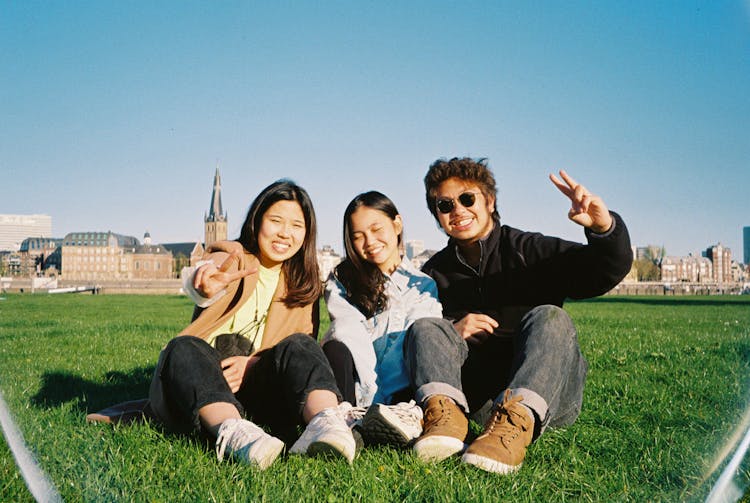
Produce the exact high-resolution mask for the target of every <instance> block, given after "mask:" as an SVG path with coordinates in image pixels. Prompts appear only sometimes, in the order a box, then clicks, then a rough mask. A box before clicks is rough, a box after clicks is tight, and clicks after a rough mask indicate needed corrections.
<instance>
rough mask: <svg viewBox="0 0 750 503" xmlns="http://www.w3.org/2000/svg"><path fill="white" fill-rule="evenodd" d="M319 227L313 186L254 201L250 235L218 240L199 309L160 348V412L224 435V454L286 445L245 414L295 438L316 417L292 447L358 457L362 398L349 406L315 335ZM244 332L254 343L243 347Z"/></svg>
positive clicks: (220, 440)
mask: <svg viewBox="0 0 750 503" xmlns="http://www.w3.org/2000/svg"><path fill="white" fill-rule="evenodd" d="M315 235H316V221H315V213H314V211H313V207H312V204H311V202H310V198H309V196H308V195H307V193H306V192H305V190H304V189H302V188H301V187H299V186H297V185H295V184H294V183H292V182H290V181H284V180H282V181H278V182H275V183H273V184H271V185H270V186H268V187H267V188H265V189H264V190H263V191H262V192H261V193H260V195H259V196H258V197H257V198H256V199H255V201H254V202H253V203H252V205H251V207H250V210H249V212H248V215H247V218H246V220H245V223H244V224H243V227H242V232H241V234H240V237H239V239H238V240H237V241H223V242H218V243H215V244H213V245H211V246H210V247H209V250H208V253H207V255H206V256H205V257H204V260H203V261H202V263H200V266H199V267H197V269H196V270H195V271H194V274H192V275H187V277H188V280H187V284H186V285H185V286H186V287H187V290H188V291H190V290H192V291H193V293H194V294H196V293H197V295H196V297H195V298H196V299H197V301H198V302H197V304H198V307H197V308H196V316H195V317H194V320H193V322H192V323H191V324H190V325H189V326H188V327H186V328H185V329H184V330H183V331H182V332H181V333H180V334H179V336H178V337H175V338H174V339H172V340H171V341H170V342H169V344H167V346H166V348H164V350H163V351H162V352H161V355H160V358H159V362H158V364H157V368H156V372H155V374H154V377H153V381H152V383H151V389H150V393H149V408H150V414H151V415H152V416H154V417H155V418H156V419H158V420H159V421H161V422H162V423H163V424H165V425H166V426H167V427H168V428H169V429H170V430H172V431H175V432H179V433H189V432H193V431H199V432H201V433H206V434H208V435H210V436H212V437H215V438H216V449H217V455H218V457H219V459H220V460H221V459H222V458H223V456H224V454H225V453H227V454H229V455H231V456H232V457H233V458H235V459H237V460H239V461H241V462H245V463H248V464H250V465H253V466H256V467H258V468H261V469H263V468H266V467H267V466H269V465H270V464H271V463H273V461H274V460H275V459H276V458H277V457H278V456H279V454H280V453H281V452H282V450H283V449H284V447H285V443H284V442H283V441H282V440H281V439H280V438H277V437H276V436H272V435H270V434H268V433H266V432H264V430H263V429H261V428H260V427H259V426H257V425H256V424H255V423H254V422H251V421H250V420H249V419H246V417H249V418H252V420H253V421H255V422H257V423H259V424H263V425H266V426H268V427H269V428H270V431H271V432H272V433H273V434H274V435H277V436H278V437H281V438H283V439H284V440H285V441H286V442H288V443H291V442H292V441H293V440H294V439H295V438H296V436H297V426H298V425H299V424H306V425H307V427H306V429H305V430H304V432H303V434H302V436H301V437H299V439H298V440H297V441H296V442H295V443H294V445H293V446H292V447H291V452H292V453H301V454H309V455H315V454H318V453H333V454H335V455H338V456H340V457H343V458H345V459H347V460H348V461H349V462H351V461H352V460H353V459H354V455H355V441H354V438H353V436H352V433H351V430H350V428H349V426H348V425H347V423H346V419H347V417H348V413H349V411H350V409H351V405H350V404H348V403H346V402H343V403H339V402H340V399H341V396H340V393H339V391H338V388H337V386H336V381H335V379H334V375H333V373H332V371H331V367H330V365H329V364H328V361H327V360H326V358H325V356H324V355H323V352H322V350H321V348H320V346H319V345H318V344H317V342H316V335H317V330H318V303H317V301H318V299H319V296H320V293H321V290H322V287H321V284H320V282H319V279H318V274H319V272H318V265H317V260H316V248H315ZM238 338H245V339H247V341H246V343H242V344H236V343H237V342H238V341H237V339H238ZM224 339H229V340H230V344H228V345H226V347H227V348H230V349H229V350H230V351H232V352H234V353H238V354H233V355H231V356H229V355H227V354H224V355H221V354H220V352H219V350H217V349H216V346H217V341H222V340H224ZM232 339H234V341H232ZM240 342H242V341H240ZM219 346H220V347H221V346H222V345H221V344H220V345H219ZM231 348H234V349H231Z"/></svg>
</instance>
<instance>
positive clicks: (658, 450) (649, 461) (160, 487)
mask: <svg viewBox="0 0 750 503" xmlns="http://www.w3.org/2000/svg"><path fill="white" fill-rule="evenodd" d="M749 308H750V298H748V297H696V298H692V297H691V298H687V297H686V298H671V297H670V298H667V297H655V298H614V297H605V298H601V299H597V300H593V301H588V302H575V303H568V304H567V305H566V309H567V310H568V312H569V313H570V314H571V315H572V316H573V319H574V320H575V322H576V326H577V328H578V331H579V338H580V341H581V345H582V347H583V351H584V354H585V355H586V357H587V359H588V361H589V365H590V371H589V377H588V382H587V386H586V392H585V400H584V409H583V412H582V414H581V416H580V418H579V420H578V421H577V422H576V423H575V424H574V425H573V426H571V427H568V428H565V429H561V430H551V431H549V432H547V433H545V435H543V436H542V437H541V438H540V439H539V440H538V441H537V442H535V443H534V444H533V445H532V446H531V448H530V450H529V453H528V457H527V460H526V463H525V464H524V467H523V468H522V470H521V471H520V472H519V473H518V474H516V475H513V476H507V477H499V476H495V475H492V474H487V473H484V472H481V471H478V470H476V469H473V468H471V467H467V466H463V465H461V464H460V463H459V462H458V460H456V459H450V460H447V461H446V462H443V463H440V464H422V463H420V462H418V461H417V460H416V459H415V458H414V457H413V456H412V455H411V453H409V452H401V451H397V450H393V449H389V448H378V449H367V450H365V451H364V452H363V453H362V454H361V455H360V456H359V457H358V458H357V460H355V463H354V465H353V466H351V467H350V466H348V465H347V464H345V463H343V462H337V461H332V460H325V459H322V460H321V459H307V458H301V457H296V456H290V457H286V458H284V459H282V460H281V461H280V462H277V463H275V464H274V465H273V466H272V467H271V468H270V469H268V470H267V471H265V472H258V471H256V470H254V469H251V468H248V467H244V466H240V465H237V464H231V463H221V464H219V463H217V461H216V458H215V456H214V455H213V452H212V450H211V447H210V446H207V445H205V444H204V443H203V442H201V441H200V440H198V439H195V438H185V437H176V436H172V435H169V434H167V433H165V432H163V431H162V430H161V429H160V428H159V427H158V426H157V425H149V424H141V425H132V426H127V427H110V426H106V425H91V424H86V422H85V420H84V417H85V415H86V414H87V413H88V412H91V411H95V410H98V409H100V408H102V407H104V406H107V405H110V404H112V403H115V402H119V401H124V400H128V399H133V398H140V397H144V396H146V395H147V391H148V383H149V380H150V377H151V373H152V372H153V368H154V364H155V362H156V358H157V355H158V353H159V350H160V348H161V347H162V346H163V345H164V344H165V343H166V342H167V341H168V340H169V339H170V338H171V337H172V336H173V335H174V334H176V333H177V331H178V330H179V329H180V328H182V326H184V325H185V324H186V322H187V320H188V318H189V316H190V313H191V305H190V303H189V301H188V300H187V299H185V298H182V297H177V296H158V297H154V296H93V295H64V296H45V295H36V296H32V295H8V296H6V299H5V300H2V301H0V390H1V391H2V393H3V395H4V397H5V400H6V402H7V403H8V405H9V407H10V409H11V411H12V412H13V414H14V417H15V419H16V422H17V424H18V426H19V428H20V429H21V431H22V433H23V435H24V437H25V440H26V442H27V443H28V445H29V446H30V447H31V449H32V450H33V452H34V454H35V456H36V457H37V459H38V460H39V462H40V464H41V466H42V467H43V469H44V470H45V471H46V472H47V473H48V474H49V476H50V477H51V479H52V480H53V482H54V484H55V485H56V487H57V489H58V490H59V491H60V493H61V494H62V496H63V498H64V500H65V501H247V500H253V501H254V500H261V501H297V500H304V501H321V500H322V501H349V500H367V501H449V500H473V501H498V500H507V501H510V500H513V501H602V500H606V501H612V500H615V501H675V500H681V501H684V500H688V501H698V500H701V499H703V498H705V495H706V494H707V492H708V490H709V489H710V487H711V485H712V484H713V482H714V481H715V479H716V477H717V475H718V473H717V468H718V469H720V468H721V467H723V464H724V461H726V460H725V459H724V458H723V457H722V456H721V453H722V450H723V449H724V448H725V446H727V445H729V446H730V447H733V446H734V444H733V443H732V442H730V439H731V437H732V434H733V433H735V431H736V430H737V428H739V427H740V426H741V423H742V422H743V418H744V414H745V411H746V410H747V408H748V398H750V395H749V394H748V391H750V386H749V385H750V309H749ZM325 323H327V320H325V319H324V324H325ZM0 445H1V446H2V447H0V501H31V497H30V496H29V495H28V493H27V491H26V489H25V486H24V483H23V480H22V479H21V478H20V476H19V475H18V472H17V470H16V468H15V465H14V462H13V458H12V456H11V454H10V452H9V451H8V449H7V448H6V447H5V445H4V444H2V443H0ZM738 481H739V482H740V483H741V484H743V485H746V484H747V482H748V464H747V463H746V464H745V465H743V468H742V470H741V473H740V474H739V476H738Z"/></svg>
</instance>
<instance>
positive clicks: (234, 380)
mask: <svg viewBox="0 0 750 503" xmlns="http://www.w3.org/2000/svg"><path fill="white" fill-rule="evenodd" d="M245 360H246V358H243V357H241V356H231V357H229V358H225V359H224V360H222V361H221V368H222V370H223V372H222V373H223V375H224V379H225V380H226V381H227V385H229V388H230V389H231V390H232V393H236V392H237V390H239V389H240V386H241V385H242V379H243V378H244V376H245Z"/></svg>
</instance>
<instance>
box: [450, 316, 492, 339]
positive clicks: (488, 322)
mask: <svg viewBox="0 0 750 503" xmlns="http://www.w3.org/2000/svg"><path fill="white" fill-rule="evenodd" d="M499 326H500V325H499V324H498V322H497V321H495V320H494V319H493V318H492V317H491V316H487V315H486V314H479V313H469V314H467V315H466V316H464V317H463V318H462V319H461V320H459V321H457V322H456V323H454V327H455V328H456V331H457V332H458V334H459V335H460V336H461V338H463V339H465V340H466V341H467V342H469V343H472V344H481V343H482V342H484V341H485V340H486V339H487V338H488V337H489V336H491V335H492V334H493V333H494V332H495V329H496V328H497V327H499Z"/></svg>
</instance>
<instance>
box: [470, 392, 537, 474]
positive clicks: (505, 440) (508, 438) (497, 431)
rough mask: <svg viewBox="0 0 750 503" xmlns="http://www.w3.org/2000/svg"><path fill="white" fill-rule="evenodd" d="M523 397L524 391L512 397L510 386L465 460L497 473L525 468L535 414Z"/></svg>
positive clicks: (471, 446) (472, 444)
mask: <svg viewBox="0 0 750 503" xmlns="http://www.w3.org/2000/svg"><path fill="white" fill-rule="evenodd" d="M521 400H523V397H522V396H520V395H519V396H515V397H513V398H510V390H507V391H506V392H505V396H504V397H503V403H502V404H499V405H498V404H496V405H495V409H494V410H493V412H492V416H490V419H489V420H488V421H487V424H486V425H485V426H484V432H482V434H481V435H480V436H479V437H477V439H476V440H474V442H472V443H471V445H470V446H469V448H468V449H467V450H466V453H464V455H463V457H462V458H461V460H462V461H463V462H464V463H468V464H470V465H474V466H476V467H478V468H481V469H482V470H485V471H488V472H495V473H512V472H515V471H517V470H518V469H519V468H521V465H522V464H523V459H524V457H526V448H527V447H528V446H529V444H531V438H532V435H533V433H534V418H533V416H531V415H530V414H529V411H528V409H526V407H524V406H523V405H521Z"/></svg>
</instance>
